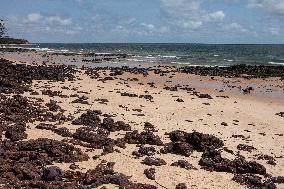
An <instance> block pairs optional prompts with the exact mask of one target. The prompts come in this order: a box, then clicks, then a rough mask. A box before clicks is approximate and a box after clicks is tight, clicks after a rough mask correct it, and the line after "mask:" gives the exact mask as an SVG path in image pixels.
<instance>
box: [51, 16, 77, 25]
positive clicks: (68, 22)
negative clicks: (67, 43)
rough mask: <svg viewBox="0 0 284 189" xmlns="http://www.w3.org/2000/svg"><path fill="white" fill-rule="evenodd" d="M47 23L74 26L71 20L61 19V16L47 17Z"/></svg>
mask: <svg viewBox="0 0 284 189" xmlns="http://www.w3.org/2000/svg"><path fill="white" fill-rule="evenodd" d="M46 21H47V22H50V23H58V24H61V25H71V24H72V19H71V18H61V17H59V16H51V17H46Z"/></svg>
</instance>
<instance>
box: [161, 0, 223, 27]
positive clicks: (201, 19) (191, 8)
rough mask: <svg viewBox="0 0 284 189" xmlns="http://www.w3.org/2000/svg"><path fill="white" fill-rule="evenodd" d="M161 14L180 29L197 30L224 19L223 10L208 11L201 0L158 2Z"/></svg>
mask: <svg viewBox="0 0 284 189" xmlns="http://www.w3.org/2000/svg"><path fill="white" fill-rule="evenodd" d="M160 2H161V9H162V12H164V13H165V14H166V17H167V18H168V19H169V23H170V24H171V25H173V26H178V27H180V28H181V29H186V30H188V29H197V28H200V27H201V26H203V25H206V24H207V23H211V22H220V21H222V20H223V19H224V18H225V16H226V15H225V13H224V11H223V10H217V11H213V12H212V11H208V10H206V9H205V8H203V7H202V3H204V1H203V0H160Z"/></svg>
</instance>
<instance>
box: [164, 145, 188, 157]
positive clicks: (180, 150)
mask: <svg viewBox="0 0 284 189" xmlns="http://www.w3.org/2000/svg"><path fill="white" fill-rule="evenodd" d="M192 152H193V146H192V145H190V144H188V143H186V142H172V143H169V144H166V145H165V147H164V148H162V149H161V153H165V154H166V153H172V154H178V155H183V156H186V157H189V156H190V155H191V154H192Z"/></svg>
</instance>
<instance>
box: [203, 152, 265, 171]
mask: <svg viewBox="0 0 284 189" xmlns="http://www.w3.org/2000/svg"><path fill="white" fill-rule="evenodd" d="M199 165H201V166H202V168H204V169H206V170H210V171H218V172H230V173H237V174H246V173H252V174H260V175H265V174H266V169H265V167H264V166H263V165H261V164H259V163H257V162H255V161H246V160H245V159H244V158H243V157H237V158H236V159H234V160H232V161H231V160H229V159H226V158H222V156H221V153H220V152H219V151H216V150H209V151H205V152H204V153H203V154H202V158H201V159H200V161H199Z"/></svg>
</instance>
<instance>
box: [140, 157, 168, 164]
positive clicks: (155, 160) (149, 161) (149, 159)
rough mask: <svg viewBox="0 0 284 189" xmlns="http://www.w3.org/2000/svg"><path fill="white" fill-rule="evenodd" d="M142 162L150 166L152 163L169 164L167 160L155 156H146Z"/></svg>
mask: <svg viewBox="0 0 284 189" xmlns="http://www.w3.org/2000/svg"><path fill="white" fill-rule="evenodd" d="M141 163H142V164H145V165H149V166H152V165H155V166H162V165H166V164H167V163H166V162H165V160H163V159H160V158H154V157H146V158H145V159H144V160H143V161H142V162H141Z"/></svg>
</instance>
